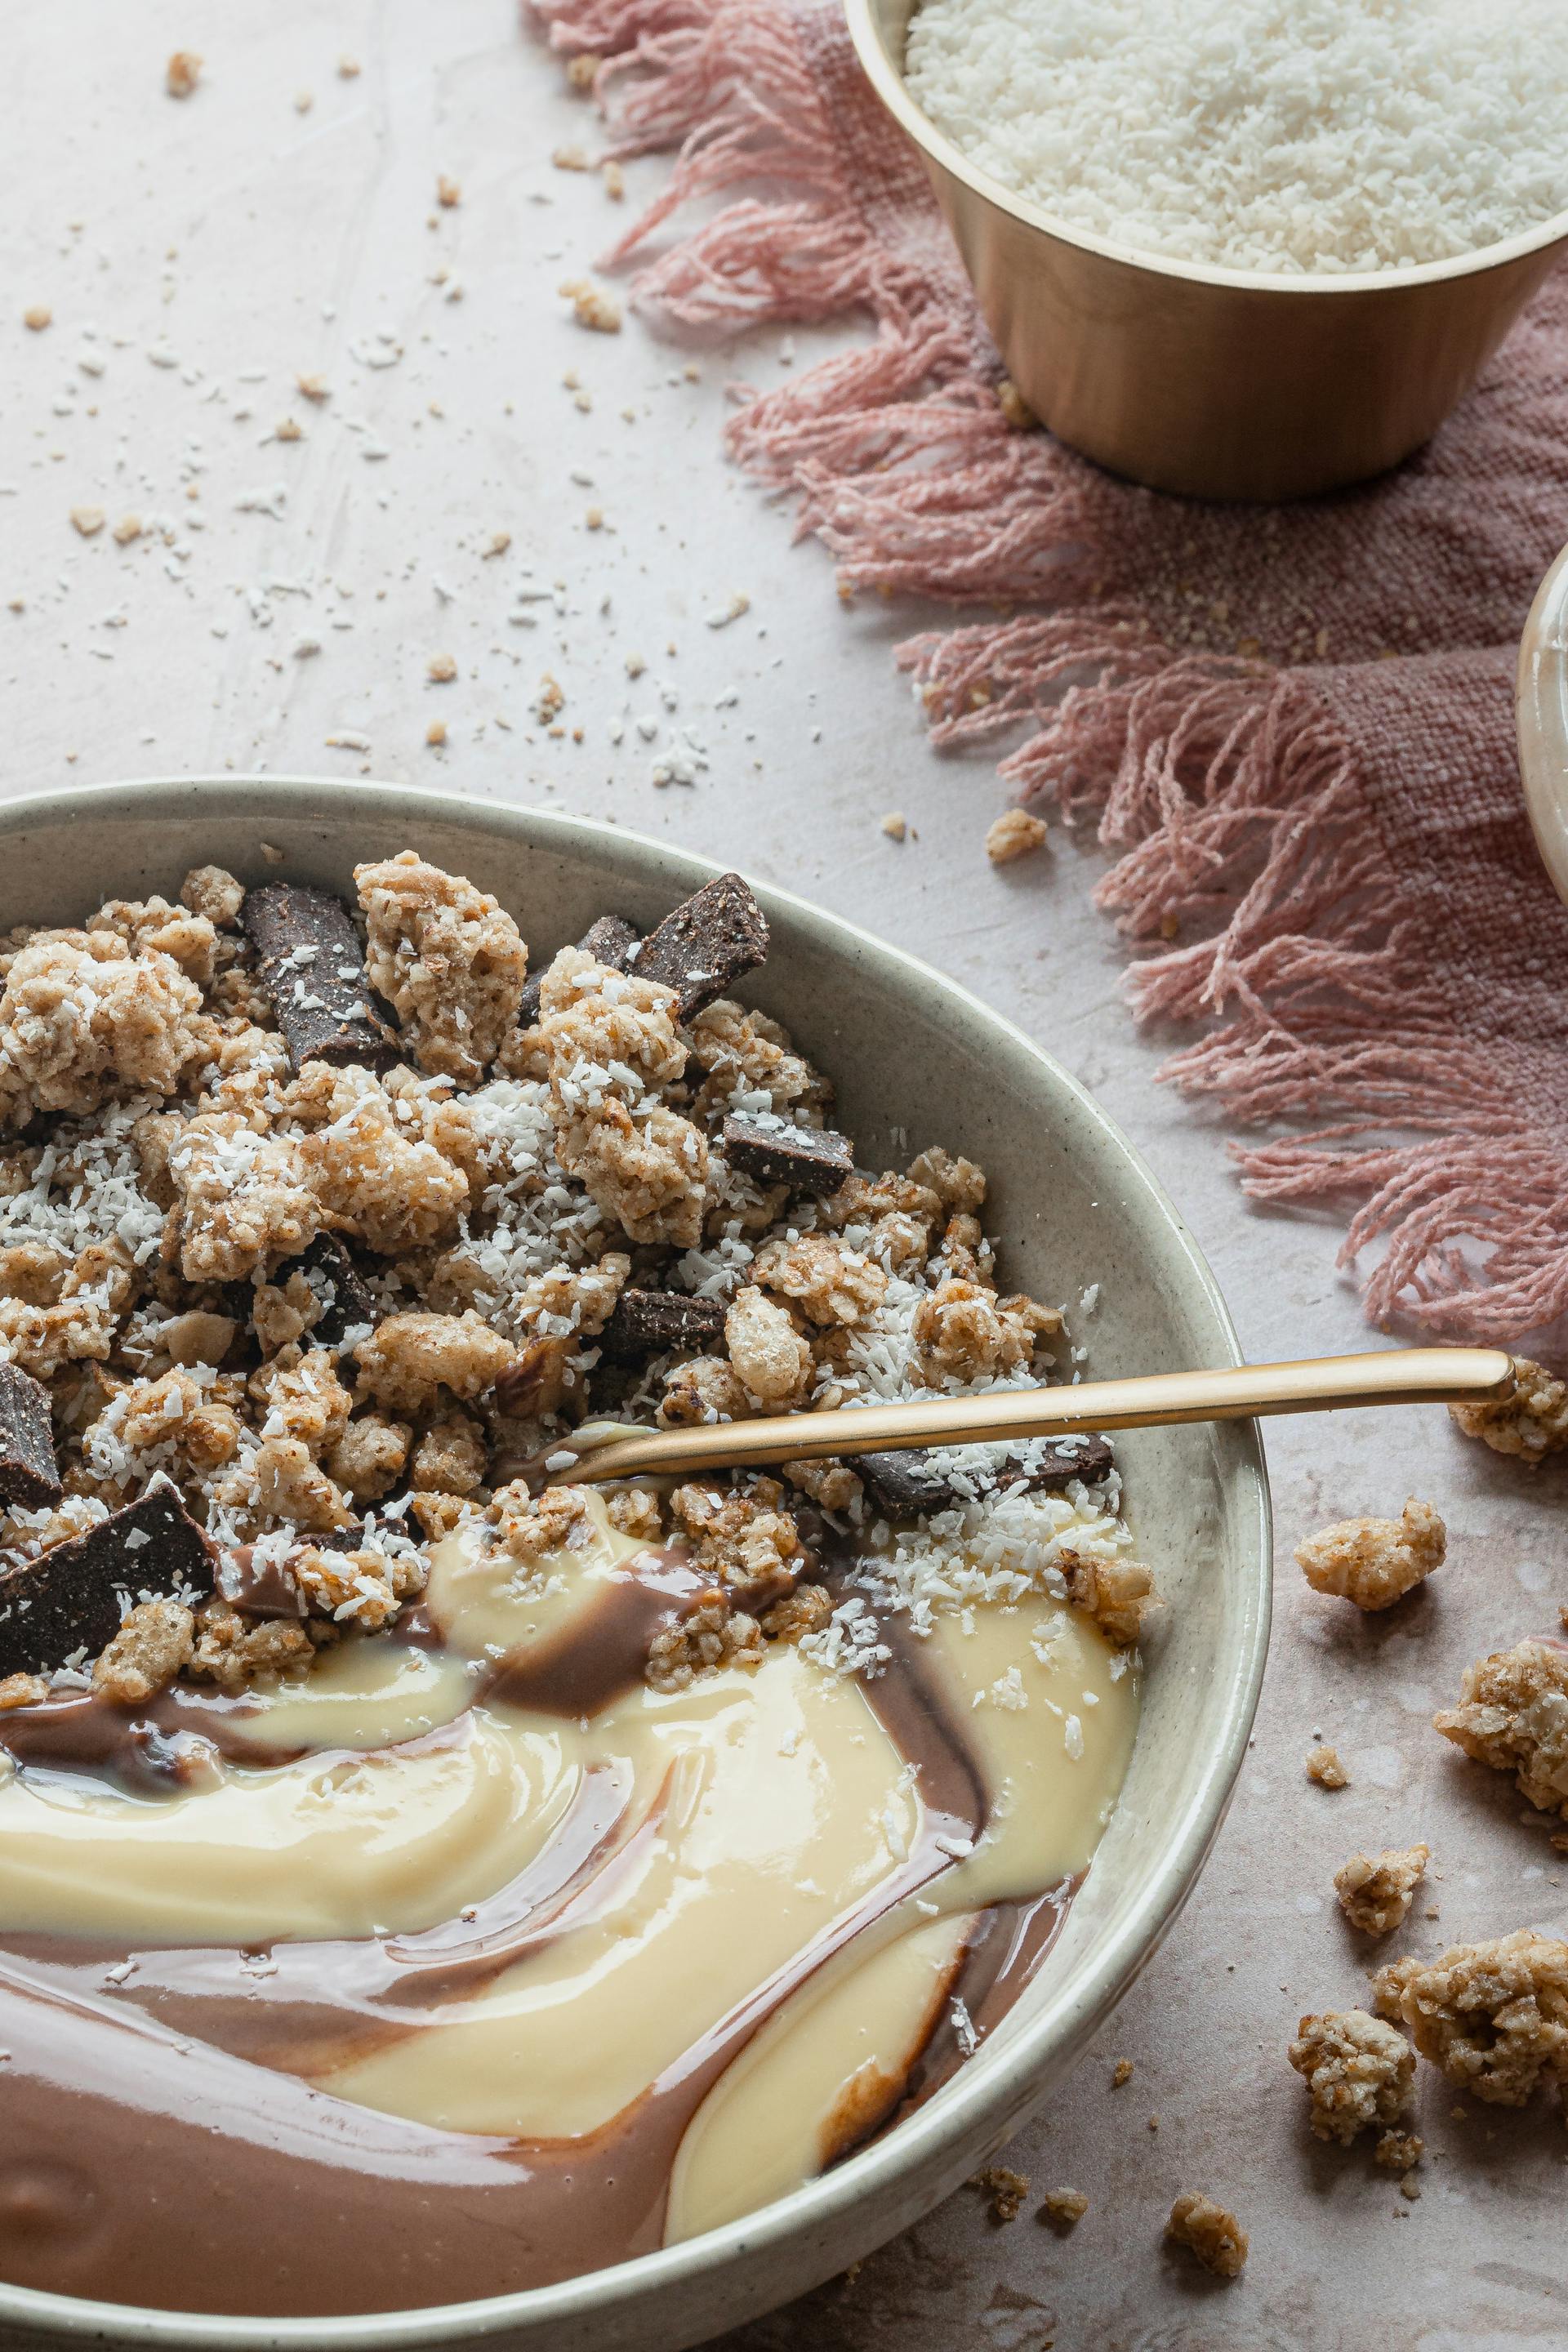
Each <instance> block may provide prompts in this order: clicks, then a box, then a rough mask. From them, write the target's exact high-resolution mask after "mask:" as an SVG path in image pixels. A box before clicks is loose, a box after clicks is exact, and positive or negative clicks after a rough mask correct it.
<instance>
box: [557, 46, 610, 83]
mask: <svg viewBox="0 0 1568 2352" xmlns="http://www.w3.org/2000/svg"><path fill="white" fill-rule="evenodd" d="M603 63H604V59H603V58H601V57H597V56H596V55H595V52H594V51H593V50H592V49H580V50H579V51H578V53H577V55H576V56H575V57H574V58H567V60H566V79H567V82H568V84H569V85H570V87H571V88H572V89H593V87H594V81H595V76H596V75H597V73H598V70H599V68H600V67H601V66H602V65H603Z"/></svg>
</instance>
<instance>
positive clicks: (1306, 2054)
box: [1289, 2009, 1415, 2147]
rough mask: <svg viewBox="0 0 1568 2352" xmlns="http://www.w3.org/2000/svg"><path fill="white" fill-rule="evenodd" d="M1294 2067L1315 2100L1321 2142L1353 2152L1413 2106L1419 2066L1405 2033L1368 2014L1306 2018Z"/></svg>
mask: <svg viewBox="0 0 1568 2352" xmlns="http://www.w3.org/2000/svg"><path fill="white" fill-rule="evenodd" d="M1296 2031H1297V2038H1296V2040H1295V2041H1294V2042H1291V2044H1290V2051H1289V2057H1290V2063H1291V2065H1292V2066H1294V2068H1295V2069H1296V2072H1297V2074H1300V2077H1301V2079H1302V2081H1303V2082H1304V2083H1305V2084H1306V2085H1307V2088H1308V2090H1309V2091H1310V2093H1311V2096H1312V2114H1311V2123H1312V2130H1313V2132H1314V2133H1315V2134H1316V2136H1317V2137H1318V2138H1319V2139H1332V2140H1338V2141H1339V2143H1340V2145H1341V2146H1342V2147H1349V2146H1350V2144H1351V2142H1352V2140H1353V2139H1354V2138H1355V2137H1356V2135H1357V2133H1358V2132H1362V2131H1366V2130H1369V2129H1373V2128H1375V2127H1378V2126H1388V2125H1390V2124H1393V2123H1394V2122H1395V2121H1396V2120H1397V2119H1398V2117H1399V2116H1402V2115H1403V2114H1404V2112H1405V2108H1406V2107H1407V2106H1408V2105H1409V2104H1410V2095H1411V2092H1412V2090H1413V2088H1414V2086H1415V2058H1414V2056H1413V2055H1412V2054H1411V2050H1410V2044H1409V2043H1408V2042H1406V2041H1405V2036H1404V2034H1403V2033H1401V2032H1398V2031H1397V2030H1396V2029H1395V2028H1394V2026H1392V2025H1388V2024H1385V2023H1384V2021H1383V2019H1382V2018H1379V2017H1373V2016H1372V2015H1370V2014H1369V2012H1368V2011H1366V2010H1364V2009H1346V2010H1328V2011H1325V2012H1324V2013H1323V2015H1322V2016H1321V2017H1318V2016H1312V2017H1304V2018H1303V2019H1302V2020H1301V2022H1300V2025H1299V2026H1298V2028H1297V2030H1296Z"/></svg>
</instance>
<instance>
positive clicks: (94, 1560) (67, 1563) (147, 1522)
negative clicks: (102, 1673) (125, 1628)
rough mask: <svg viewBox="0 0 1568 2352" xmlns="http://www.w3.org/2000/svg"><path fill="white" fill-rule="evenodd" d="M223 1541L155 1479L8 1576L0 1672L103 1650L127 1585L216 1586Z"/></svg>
mask: <svg viewBox="0 0 1568 2352" xmlns="http://www.w3.org/2000/svg"><path fill="white" fill-rule="evenodd" d="M215 1564H216V1552H215V1549H214V1547H213V1546H212V1545H211V1544H210V1543H209V1542H208V1541H207V1539H206V1538H205V1535H204V1534H203V1533H202V1531H201V1529H200V1528H198V1527H197V1525H196V1523H195V1519H193V1518H192V1517H191V1516H190V1514H189V1513H188V1512H187V1510H186V1509H185V1507H184V1503H182V1502H181V1500H180V1496H179V1493H178V1490H177V1489H176V1488H175V1487H174V1486H170V1485H169V1484H168V1483H167V1482H164V1483H163V1484H161V1485H159V1486H149V1487H148V1489H147V1491H146V1493H145V1494H142V1495H139V1496H137V1498H136V1500H135V1502H133V1503H127V1504H126V1506H125V1507H124V1509H123V1510H121V1511H112V1512H110V1516H109V1517H108V1518H107V1519H100V1521H99V1524H98V1525H97V1527H95V1528H89V1529H88V1531H87V1533H86V1535H84V1536H73V1537H72V1538H71V1539H70V1541H69V1542H68V1543H61V1544H55V1545H53V1546H52V1547H51V1548H50V1549H49V1550H47V1551H46V1552H40V1553H39V1555H38V1557H37V1559H28V1560H24V1561H23V1562H22V1564H21V1566H20V1567H18V1568H13V1569H11V1570H8V1571H7V1572H6V1574H5V1575H4V1576H0V1677H4V1676H5V1675H37V1674H48V1673H49V1672H51V1670H52V1669H53V1668H54V1667H56V1666H60V1665H64V1664H65V1662H66V1660H67V1659H68V1658H74V1657H76V1656H77V1655H78V1654H81V1655H84V1656H86V1657H89V1658H96V1657H97V1655H98V1654H99V1652H100V1650H102V1649H104V1648H106V1647H107V1645H108V1644H109V1643H110V1642H112V1641H113V1639H114V1636H115V1635H116V1633H119V1631H120V1627H121V1605H120V1604H121V1594H122V1593H129V1594H130V1596H131V1597H132V1601H134V1600H135V1599H136V1597H137V1596H138V1595H139V1594H141V1593H142V1592H153V1593H162V1594H163V1595H165V1596H166V1597H168V1598H171V1599H172V1598H174V1597H175V1596H182V1597H183V1596H184V1595H187V1594H195V1595H196V1596H197V1597H199V1598H200V1599H202V1600H204V1601H205V1600H206V1599H207V1598H208V1597H209V1595H210V1594H211V1592H212V1589H213V1573H214V1568H215Z"/></svg>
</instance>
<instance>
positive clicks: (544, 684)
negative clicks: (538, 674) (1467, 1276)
mask: <svg viewBox="0 0 1568 2352" xmlns="http://www.w3.org/2000/svg"><path fill="white" fill-rule="evenodd" d="M565 708H566V696H565V693H564V691H563V688H562V687H561V686H560V684H559V682H558V681H557V680H556V679H555V678H553V677H552V676H551V674H550V672H549V671H548V670H546V671H545V673H544V676H543V677H542V678H541V679H540V681H539V692H538V693H537V694H536V695H535V696H534V698H533V709H534V714H535V716H536V717H537V719H539V722H540V724H541V726H543V727H548V726H549V724H550V722H551V720H552V719H559V718H560V716H561V713H562V712H563V710H564V709H565Z"/></svg>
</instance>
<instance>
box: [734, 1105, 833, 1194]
mask: <svg viewBox="0 0 1568 2352" xmlns="http://www.w3.org/2000/svg"><path fill="white" fill-rule="evenodd" d="M723 1146H724V1157H725V1158H726V1160H728V1161H729V1162H730V1165H731V1168H738V1169H739V1170H740V1171H741V1173H742V1175H743V1176H754V1177H755V1178H756V1180H757V1181H758V1183H759V1184H787V1185H788V1186H789V1188H790V1191H791V1192H812V1193H815V1194H816V1197H817V1199H818V1200H826V1198H827V1196H828V1194H829V1193H830V1192H842V1191H843V1189H844V1186H845V1185H846V1184H847V1182H848V1181H849V1179H850V1177H851V1176H853V1174H854V1173H855V1147H854V1145H853V1144H852V1143H851V1142H850V1140H849V1138H848V1137H847V1135H835V1134H834V1132H833V1130H832V1129H831V1128H826V1129H818V1128H814V1127H791V1126H788V1125H781V1126H777V1127H761V1126H759V1125H758V1124H757V1122H756V1121H755V1120H754V1119H750V1118H727V1119H726V1120H725V1121H724V1133H723Z"/></svg>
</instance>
